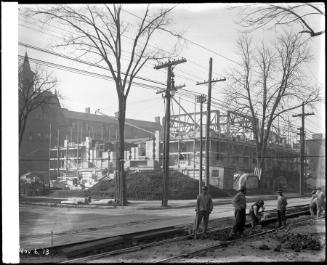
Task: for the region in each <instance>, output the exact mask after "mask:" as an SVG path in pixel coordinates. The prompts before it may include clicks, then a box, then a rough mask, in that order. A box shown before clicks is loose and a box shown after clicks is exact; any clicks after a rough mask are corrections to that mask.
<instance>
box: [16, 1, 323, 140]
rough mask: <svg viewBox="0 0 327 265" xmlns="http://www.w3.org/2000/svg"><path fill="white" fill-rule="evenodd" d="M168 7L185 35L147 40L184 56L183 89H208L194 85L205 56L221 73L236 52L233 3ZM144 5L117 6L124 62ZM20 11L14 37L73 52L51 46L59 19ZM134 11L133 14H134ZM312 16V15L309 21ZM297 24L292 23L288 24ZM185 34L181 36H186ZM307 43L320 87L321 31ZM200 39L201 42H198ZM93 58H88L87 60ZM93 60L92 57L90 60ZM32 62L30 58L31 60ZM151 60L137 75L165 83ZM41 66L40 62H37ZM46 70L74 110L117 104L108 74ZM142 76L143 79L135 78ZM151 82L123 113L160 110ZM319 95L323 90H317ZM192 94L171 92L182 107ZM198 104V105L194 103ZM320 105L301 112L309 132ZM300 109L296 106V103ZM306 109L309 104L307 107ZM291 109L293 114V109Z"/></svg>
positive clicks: (178, 73) (60, 28) (178, 71)
mask: <svg viewBox="0 0 327 265" xmlns="http://www.w3.org/2000/svg"><path fill="white" fill-rule="evenodd" d="M172 6H173V5H165V6H164V7H168V8H169V7H172ZM174 6H175V8H174V9H173V10H172V13H171V16H170V18H171V21H170V25H169V29H172V30H173V31H175V32H178V33H181V34H182V36H183V37H184V39H178V38H176V37H173V36H171V35H170V34H168V33H166V32H159V33H157V34H156V35H155V36H154V38H153V39H151V41H150V49H151V50H153V49H164V50H166V51H172V50H173V49H174V48H176V51H177V54H176V55H178V56H176V57H174V58H181V57H184V58H186V60H187V62H186V63H183V64H180V65H177V66H176V67H175V71H174V73H175V84H176V85H183V84H185V85H186V87H185V89H187V90H191V91H196V92H199V93H205V94H207V86H206V85H200V86H197V85H195V84H196V82H202V81H204V80H207V79H208V71H209V58H210V57H212V59H213V78H221V77H224V76H226V75H227V74H228V73H229V72H230V70H231V69H232V68H233V67H235V66H237V64H236V63H237V62H238V61H239V59H238V58H239V57H238V54H237V48H236V41H237V39H238V37H239V36H240V30H242V28H241V26H240V25H239V24H237V19H238V15H239V9H238V8H237V5H235V4H234V5H233V8H231V7H232V6H231V5H226V4H218V3H216V4H215V3H212V4H178V5H174ZM35 7H37V8H39V7H41V8H43V7H47V6H41V5H33V6H32V5H28V6H21V8H22V10H24V11H25V10H26V8H35ZM145 7H146V6H145V5H140V4H137V5H131V4H128V5H124V6H123V10H126V11H123V12H122V21H123V22H124V23H129V31H127V32H126V34H125V35H124V36H123V38H122V40H123V51H124V52H123V56H124V57H123V62H126V59H127V56H130V51H131V39H130V38H131V36H132V33H133V29H134V28H135V25H136V24H137V23H139V22H140V19H139V18H138V17H142V15H143V14H144V11H145ZM161 7H163V5H159V4H154V5H150V12H151V13H150V14H151V15H153V14H156V13H157V12H158V11H159V8H161ZM24 14H25V13H24V12H20V13H19V17H18V19H19V22H18V39H19V41H20V42H22V43H24V44H29V45H34V46H37V47H40V48H44V49H48V50H51V51H56V52H59V53H60V54H66V55H71V56H73V55H74V50H72V49H69V48H68V49H66V48H65V49H63V48H58V47H55V45H57V44H60V43H61V42H62V40H63V37H64V36H65V35H66V34H69V31H70V30H71V29H69V28H67V27H66V26H64V25H61V24H58V23H57V24H55V23H52V24H50V25H49V24H47V25H44V24H42V22H40V20H41V19H42V18H41V17H33V18H27V17H26V16H24ZM137 16H138V17H137ZM310 22H311V21H310ZM321 22H322V21H319V20H315V21H312V23H313V25H315V26H317V27H321ZM292 29H293V30H297V28H296V26H293V27H292ZM282 31H283V28H282V27H277V28H272V29H267V28H264V29H263V30H258V31H255V32H254V33H252V34H251V36H252V37H253V39H254V40H255V42H256V43H260V41H262V40H263V41H265V42H269V41H270V42H271V41H273V40H274V39H275V38H276V37H277V36H278V35H279V34H280V33H281V32H282ZM185 39H186V40H185ZM310 42H311V43H310V47H311V50H312V52H313V60H312V62H311V63H310V64H309V65H308V66H307V69H306V71H307V72H308V73H309V75H310V76H311V77H312V82H315V83H317V84H319V85H320V86H321V87H322V88H324V87H325V85H324V84H325V76H324V72H325V61H324V58H325V55H324V47H325V41H324V35H322V36H321V37H316V38H312V40H310ZM199 45H201V47H200V46H199ZM25 52H27V53H28V55H29V57H30V58H32V59H38V60H44V61H50V62H52V63H57V64H62V65H65V66H70V67H75V68H78V69H84V70H87V71H91V72H96V73H100V74H106V75H108V72H107V71H106V70H102V69H99V68H95V67H90V66H87V65H83V64H79V63H76V62H72V61H70V60H67V59H62V58H60V57H57V56H53V55H49V54H47V53H44V52H40V51H37V50H35V49H31V48H26V47H24V46H21V45H20V46H19V54H20V55H24V54H25ZM93 59H94V58H90V57H89V58H87V60H88V61H92V60H93ZM93 61H94V60H93ZM31 65H32V68H33V67H35V66H33V61H31ZM155 65H156V62H153V61H152V62H149V63H148V64H146V65H145V67H143V69H142V70H141V71H140V73H139V76H141V77H144V78H147V79H151V80H155V81H156V82H160V83H162V84H164V83H165V82H166V79H167V77H166V75H167V72H166V69H160V70H155V69H154V66H155ZM42 67H43V68H45V66H42ZM47 70H48V71H50V72H51V73H52V75H53V76H54V77H55V78H56V79H57V80H58V85H57V87H56V89H57V90H58V91H59V94H60V95H61V96H62V99H61V104H62V106H63V107H65V108H68V109H69V110H74V111H85V108H86V107H90V108H91V112H92V113H94V112H95V111H96V110H97V109H100V110H101V111H102V112H103V113H106V114H107V115H114V113H115V112H116V111H117V110H118V99H117V94H116V91H115V87H114V82H113V81H112V80H104V79H100V78H96V77H91V76H85V75H81V74H78V73H72V72H68V71H66V70H58V69H56V68H48V69H47ZM137 81H140V82H143V81H142V80H137ZM143 83H147V84H150V85H152V86H154V87H156V88H152V89H151V88H142V87H132V89H131V91H130V94H129V96H128V100H127V112H126V117H128V118H132V119H143V120H148V121H154V117H156V116H160V117H162V116H163V115H164V101H163V98H162V96H161V95H160V94H156V93H155V92H156V90H158V87H162V88H164V86H163V85H158V84H155V83H149V82H143ZM224 89H227V87H226V84H224V83H223V82H222V83H217V84H215V85H214V86H213V92H212V96H213V97H214V98H215V99H217V100H220V101H224V98H223V96H222V92H223V90H224ZM322 95H325V93H324V90H322ZM194 97H195V96H194V95H192V96H191V95H188V96H186V95H185V91H180V92H178V93H177V94H176V95H175V99H176V100H178V101H179V102H181V105H182V106H183V107H184V108H185V109H186V110H187V111H193V110H194V101H195V99H194ZM197 108H198V106H197ZM212 108H222V106H218V105H216V106H215V105H213V106H212ZM324 109H325V105H324V102H323V103H320V104H318V105H317V108H316V109H315V110H314V111H315V113H316V115H314V116H309V117H307V118H306V122H307V125H308V130H309V126H311V127H310V131H309V134H312V133H319V132H322V133H324V130H325V125H324V123H322V122H321V121H325V116H324V113H325V110H324ZM299 111H300V109H299ZM308 111H309V110H308ZM179 112H183V111H181V110H180V109H179V106H178V105H177V104H176V103H173V106H172V113H173V114H177V113H179ZM297 113H298V112H297V110H294V111H293V113H291V114H290V115H292V114H297ZM290 120H291V122H293V123H294V124H295V125H296V126H297V125H299V126H300V124H299V120H300V119H299V118H292V117H290Z"/></svg>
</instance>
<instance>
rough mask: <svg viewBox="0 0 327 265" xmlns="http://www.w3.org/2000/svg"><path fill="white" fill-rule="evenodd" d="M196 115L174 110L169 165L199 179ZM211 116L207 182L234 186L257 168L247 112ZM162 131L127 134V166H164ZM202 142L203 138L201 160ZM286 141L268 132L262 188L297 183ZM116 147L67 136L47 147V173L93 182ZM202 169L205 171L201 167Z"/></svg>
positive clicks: (112, 163)
mask: <svg viewBox="0 0 327 265" xmlns="http://www.w3.org/2000/svg"><path fill="white" fill-rule="evenodd" d="M199 114H200V113H187V114H179V115H172V116H171V119H170V124H171V125H170V128H171V129H170V134H171V138H170V154H169V168H170V169H172V170H178V171H180V172H182V173H184V174H185V175H188V176H189V177H191V178H195V179H199V175H200V143H201V141H200V127H199V125H198V124H200V121H199V119H200V115H199ZM210 116H211V123H210V141H209V143H210V144H209V157H210V159H209V181H210V184H211V185H214V186H217V187H218V188H221V189H232V188H233V182H234V178H235V176H236V175H237V174H241V173H250V172H254V171H255V167H256V146H255V141H254V140H253V135H252V134H253V133H252V131H251V129H249V128H250V117H247V116H244V115H240V114H238V113H235V112H232V111H227V112H226V113H222V112H220V111H219V110H213V111H211V115H210ZM205 118H206V112H204V113H203V120H205ZM204 126H205V124H204V125H203V127H204ZM204 128H205V127H204ZM203 131H205V130H204V129H203ZM161 134H162V133H161ZM161 136H162V135H160V133H159V131H156V133H154V134H153V135H152V137H147V138H139V139H126V140H125V142H126V146H125V154H124V160H125V169H128V170H133V171H134V170H135V171H141V170H151V169H156V168H158V167H162V164H163V163H162V160H163V159H162V158H163V152H162V151H163V142H162V137H161ZM205 142H206V141H205V139H204V137H203V139H202V145H203V162H204V160H205V154H204V150H205ZM289 142H290V141H289V139H287V137H279V136H278V135H277V134H275V133H273V132H272V133H271V136H270V139H269V146H268V150H267V154H268V155H267V157H266V159H265V178H264V181H263V188H267V189H271V188H274V189H275V188H276V187H277V186H278V185H279V184H280V182H283V183H286V184H287V185H288V186H290V187H293V188H294V189H296V188H297V187H298V179H299V177H298V176H299V174H298V171H299V150H298V149H296V148H293V146H291V145H290V144H289ZM115 148H116V147H115V145H114V142H109V141H107V142H104V141H99V140H94V139H93V140H92V138H91V137H86V138H85V141H83V142H82V141H81V142H79V143H76V142H69V141H68V139H67V140H66V141H65V145H64V146H59V147H58V146H55V147H53V148H51V149H50V172H51V175H54V176H57V177H63V176H66V177H67V176H70V177H74V178H79V179H83V178H85V179H88V180H89V183H88V185H89V186H91V185H92V179H94V180H95V181H97V180H99V179H100V178H102V177H104V175H106V174H107V173H109V174H110V173H112V172H113V170H114V169H115V168H116V152H115V150H116V149H115ZM203 165H204V163H203ZM202 170H203V174H202V175H203V176H204V170H205V167H204V166H203V168H202ZM104 172H105V173H106V174H104Z"/></svg>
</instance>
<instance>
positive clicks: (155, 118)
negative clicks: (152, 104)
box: [154, 116, 160, 124]
mask: <svg viewBox="0 0 327 265" xmlns="http://www.w3.org/2000/svg"><path fill="white" fill-rule="evenodd" d="M154 121H155V122H156V123H159V124H160V117H159V116H156V117H154Z"/></svg>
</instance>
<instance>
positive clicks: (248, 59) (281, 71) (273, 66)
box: [225, 34, 319, 187]
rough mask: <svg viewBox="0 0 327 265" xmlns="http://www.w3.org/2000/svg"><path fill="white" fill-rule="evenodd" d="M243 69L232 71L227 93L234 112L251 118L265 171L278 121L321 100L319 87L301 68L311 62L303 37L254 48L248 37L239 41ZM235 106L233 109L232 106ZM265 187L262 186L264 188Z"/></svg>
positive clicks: (258, 156)
mask: <svg viewBox="0 0 327 265" xmlns="http://www.w3.org/2000/svg"><path fill="white" fill-rule="evenodd" d="M237 46H238V49H239V52H240V57H241V58H240V62H241V63H240V67H239V68H235V69H233V71H232V73H231V74H230V76H229V78H228V80H229V84H228V86H229V87H228V89H227V91H226V92H225V93H226V94H225V96H226V99H227V100H228V102H234V104H231V107H232V108H234V110H235V111H237V112H240V113H242V114H244V115H249V116H250V117H252V125H251V127H252V131H253V136H254V140H255V144H256V160H257V167H258V168H260V169H261V170H262V176H261V179H260V184H262V183H263V181H264V170H265V168H264V166H265V163H264V159H265V153H266V150H267V146H268V145H269V136H270V133H271V131H272V129H273V126H274V124H275V122H276V118H278V117H280V118H282V119H285V118H286V114H287V112H289V111H291V110H293V109H296V108H298V107H300V106H301V104H302V102H304V103H305V104H313V103H315V102H317V101H319V88H316V87H314V86H311V85H308V84H307V83H306V80H307V79H306V77H305V73H304V72H303V71H302V67H303V66H304V65H305V64H306V63H308V62H309V61H310V57H311V56H310V54H309V50H308V47H307V42H306V41H304V40H303V38H301V37H300V34H296V35H292V34H284V35H282V36H281V37H279V38H278V39H277V41H276V42H275V44H273V45H272V46H269V47H268V46H266V45H265V44H264V43H261V44H260V45H259V46H257V47H254V45H253V43H252V41H251V39H250V38H249V37H248V36H242V37H241V38H240V39H239V41H238V45H237ZM233 106H234V107H233ZM261 187H262V185H261Z"/></svg>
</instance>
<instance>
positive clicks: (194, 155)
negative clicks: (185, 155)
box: [193, 96, 200, 187]
mask: <svg viewBox="0 0 327 265" xmlns="http://www.w3.org/2000/svg"><path fill="white" fill-rule="evenodd" d="M196 100H197V96H195V102H194V142H193V178H194V179H195V161H196V159H195V157H196V153H195V147H196ZM199 183H200V181H199ZM199 187H200V184H199Z"/></svg>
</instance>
